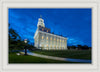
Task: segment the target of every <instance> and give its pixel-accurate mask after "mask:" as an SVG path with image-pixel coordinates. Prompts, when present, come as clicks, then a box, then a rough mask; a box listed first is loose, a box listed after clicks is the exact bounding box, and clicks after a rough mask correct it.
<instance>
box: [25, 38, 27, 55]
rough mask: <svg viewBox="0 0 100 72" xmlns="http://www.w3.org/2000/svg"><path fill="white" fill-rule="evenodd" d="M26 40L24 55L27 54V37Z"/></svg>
mask: <svg viewBox="0 0 100 72" xmlns="http://www.w3.org/2000/svg"><path fill="white" fill-rule="evenodd" d="M24 42H25V47H24V49H25V54H24V55H27V39H25V40H24Z"/></svg>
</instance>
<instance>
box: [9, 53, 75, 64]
mask: <svg viewBox="0 0 100 72" xmlns="http://www.w3.org/2000/svg"><path fill="white" fill-rule="evenodd" d="M9 63H10V64H12V63H14V64H15V63H17V64H18V63H21V64H25V63H27V64H29V63H73V62H67V61H58V60H51V59H45V58H40V57H35V56H29V55H27V56H25V55H19V56H18V55H16V53H9Z"/></svg>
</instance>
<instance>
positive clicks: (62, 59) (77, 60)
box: [23, 51, 91, 63]
mask: <svg viewBox="0 0 100 72" xmlns="http://www.w3.org/2000/svg"><path fill="white" fill-rule="evenodd" d="M23 53H24V52H23ZM27 54H28V55H31V56H36V57H41V58H47V59H53V60H60V61H69V62H81V63H82V62H83V63H91V60H84V59H72V58H61V57H55V56H47V55H41V54H37V53H32V52H29V51H28V52H27Z"/></svg>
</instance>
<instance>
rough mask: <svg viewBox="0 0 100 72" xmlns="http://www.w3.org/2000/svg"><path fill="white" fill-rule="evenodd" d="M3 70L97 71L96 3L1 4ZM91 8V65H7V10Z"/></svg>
mask: <svg viewBox="0 0 100 72" xmlns="http://www.w3.org/2000/svg"><path fill="white" fill-rule="evenodd" d="M2 4H3V16H2V18H3V56H2V59H3V60H2V63H3V64H2V65H3V68H2V69H3V70H10V69H22V70H25V69H26V70H29V69H30V70H35V69H67V70H68V69H85V70H87V69H97V4H96V3H10V2H9V3H7V2H3V3H2ZM9 7H10V8H14V7H16V8H20V7H22V8H26V7H27V8H32V7H33V8H36V7H39V8H40V7H41V8H42V7H43V8H44V7H46V8H54V7H56V8H77V7H78V8H92V9H93V10H92V23H93V24H92V37H93V38H92V45H93V46H92V47H93V48H92V54H93V55H92V57H93V59H92V60H93V63H92V64H43V65H42V64H34V65H32V64H8V59H7V58H8V57H7V56H8V49H7V48H8V38H7V36H8V33H7V31H8V30H7V29H8V19H7V18H8V17H7V16H8V13H7V12H8V11H7V9H8V8H9ZM5 44H6V45H5Z"/></svg>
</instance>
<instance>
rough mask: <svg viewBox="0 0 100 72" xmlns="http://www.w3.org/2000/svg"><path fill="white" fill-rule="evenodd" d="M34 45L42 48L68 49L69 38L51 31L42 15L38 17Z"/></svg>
mask: <svg viewBox="0 0 100 72" xmlns="http://www.w3.org/2000/svg"><path fill="white" fill-rule="evenodd" d="M34 45H35V47H37V48H38V49H42V50H67V38H66V37H63V36H60V35H56V34H54V33H51V31H50V29H49V28H46V27H45V24H44V20H43V19H42V17H41V18H39V19H38V24H37V30H36V32H35V35H34Z"/></svg>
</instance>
